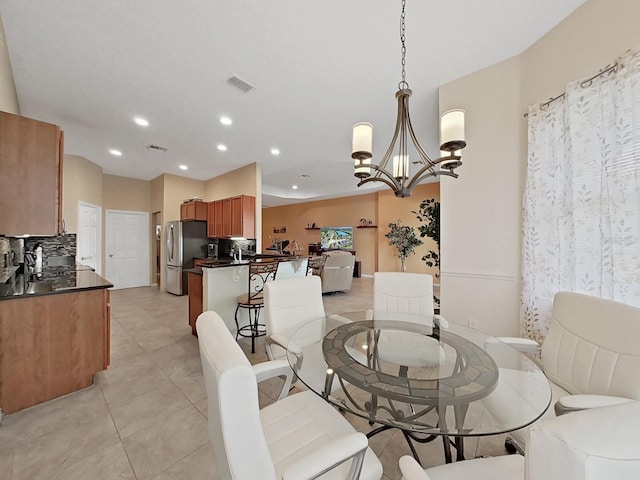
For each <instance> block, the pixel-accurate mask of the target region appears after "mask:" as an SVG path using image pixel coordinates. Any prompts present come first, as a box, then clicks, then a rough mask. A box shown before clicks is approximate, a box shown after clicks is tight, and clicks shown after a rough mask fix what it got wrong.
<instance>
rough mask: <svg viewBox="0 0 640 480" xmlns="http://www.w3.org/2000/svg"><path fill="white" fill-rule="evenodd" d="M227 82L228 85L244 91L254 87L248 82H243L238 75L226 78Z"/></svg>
mask: <svg viewBox="0 0 640 480" xmlns="http://www.w3.org/2000/svg"><path fill="white" fill-rule="evenodd" d="M227 83H228V84H229V85H232V86H234V87H236V88H238V89H240V90H242V91H243V92H245V93H247V92H249V91H251V90H253V89H254V88H256V87H254V86H253V85H251V84H250V83H249V82H245V81H244V80H242V79H241V78H240V77H236V76H235V75H234V76H233V77H229V78H227Z"/></svg>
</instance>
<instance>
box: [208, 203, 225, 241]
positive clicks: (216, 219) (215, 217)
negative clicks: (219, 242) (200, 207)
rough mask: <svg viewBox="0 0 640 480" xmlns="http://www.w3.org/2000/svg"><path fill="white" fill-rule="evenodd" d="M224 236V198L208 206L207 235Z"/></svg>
mask: <svg viewBox="0 0 640 480" xmlns="http://www.w3.org/2000/svg"><path fill="white" fill-rule="evenodd" d="M222 236H223V232H222V200H216V201H214V202H209V205H208V206H207V237H209V238H214V237H222Z"/></svg>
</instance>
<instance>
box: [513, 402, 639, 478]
mask: <svg viewBox="0 0 640 480" xmlns="http://www.w3.org/2000/svg"><path fill="white" fill-rule="evenodd" d="M638 431H640V402H631V403H625V404H622V405H614V406H610V407H601V408H594V409H591V410H584V411H581V412H572V413H570V414H567V415H562V416H560V417H555V418H553V419H549V420H545V421H543V422H539V423H536V424H534V425H533V426H532V427H531V429H530V432H529V441H528V442H527V451H526V453H525V478H526V479H527V480H567V479H571V480H578V479H606V478H615V479H622V478H628V479H631V478H640V442H638Z"/></svg>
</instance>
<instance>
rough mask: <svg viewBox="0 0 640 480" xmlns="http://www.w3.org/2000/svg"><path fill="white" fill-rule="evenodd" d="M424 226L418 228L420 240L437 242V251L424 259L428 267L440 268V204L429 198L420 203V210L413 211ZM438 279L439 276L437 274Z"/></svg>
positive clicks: (428, 254) (431, 251)
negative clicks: (425, 239)
mask: <svg viewBox="0 0 640 480" xmlns="http://www.w3.org/2000/svg"><path fill="white" fill-rule="evenodd" d="M411 213H414V214H415V215H416V218H417V219H418V220H419V221H420V222H424V224H423V225H420V226H419V227H418V231H419V232H420V238H424V237H429V238H431V239H433V240H434V241H435V242H436V247H437V251H434V250H429V251H428V252H427V254H426V255H424V256H423V257H422V261H424V262H425V263H426V264H427V266H428V267H436V268H438V269H439V268H440V202H438V201H437V200H435V199H433V198H428V199H426V200H423V201H422V202H420V210H419V211H418V212H416V211H412V212H411ZM435 276H436V278H437V277H438V276H439V274H437V273H436V275H435Z"/></svg>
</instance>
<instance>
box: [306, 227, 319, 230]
mask: <svg viewBox="0 0 640 480" xmlns="http://www.w3.org/2000/svg"><path fill="white" fill-rule="evenodd" d="M304 229H305V230H320V227H304Z"/></svg>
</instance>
